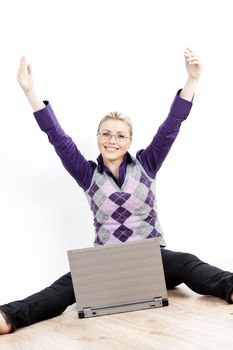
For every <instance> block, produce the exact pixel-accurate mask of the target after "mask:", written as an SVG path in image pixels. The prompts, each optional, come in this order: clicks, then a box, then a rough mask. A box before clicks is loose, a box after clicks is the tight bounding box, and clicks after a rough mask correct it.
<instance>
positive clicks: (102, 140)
mask: <svg viewBox="0 0 233 350" xmlns="http://www.w3.org/2000/svg"><path fill="white" fill-rule="evenodd" d="M184 56H185V65H186V69H187V72H188V79H187V82H186V84H185V85H184V87H183V89H182V90H180V91H179V92H178V94H177V95H176V97H175V99H174V102H173V104H172V106H171V109H170V112H169V115H168V117H167V119H166V120H165V121H164V123H163V124H162V125H161V126H160V128H159V130H158V132H157V133H156V135H155V136H154V138H153V140H152V142H151V143H150V144H149V146H148V147H147V148H146V149H144V150H140V151H139V152H137V155H136V157H135V158H134V157H132V156H131V155H130V154H129V153H128V149H129V147H130V145H131V142H132V125H131V122H130V119H129V118H126V117H124V116H123V115H122V114H120V113H118V112H113V113H110V114H108V115H107V116H105V117H104V118H103V119H102V120H101V122H100V124H99V127H98V132H97V142H98V147H99V151H100V155H99V157H98V159H97V163H95V162H92V161H87V160H86V159H85V158H84V157H83V156H82V154H81V153H80V152H79V150H78V149H77V147H76V145H75V144H74V143H73V141H72V139H71V138H70V137H69V136H67V135H66V134H65V133H64V131H63V130H62V129H61V127H60V125H59V123H58V121H57V119H56V117H55V115H54V112H53V110H52V108H51V105H50V104H49V103H48V102H46V101H45V102H42V101H41V100H40V99H39V98H38V97H37V95H36V93H35V90H34V84H33V77H32V71H31V67H30V66H27V69H26V66H25V59H24V58H22V59H21V63H20V67H19V71H18V83H19V85H20V86H21V88H22V89H23V91H24V93H25V95H26V97H27V99H28V101H29V103H30V104H31V106H32V108H33V111H34V116H35V118H36V120H37V122H38V124H39V126H40V128H41V129H42V130H43V131H44V132H46V133H47V135H48V138H49V141H50V142H51V144H52V145H53V146H54V148H55V150H56V152H57V154H58V155H59V157H60V158H61V161H62V163H63V165H64V167H65V168H66V169H67V171H68V172H69V173H70V174H71V175H72V176H73V177H74V178H75V180H76V181H77V183H78V184H79V186H81V187H82V189H83V190H84V192H85V195H86V197H87V200H88V202H89V204H90V207H91V210H92V212H93V216H94V226H95V244H112V243H124V242H126V241H132V240H138V239H145V238H150V237H157V236H158V237H159V238H160V244H161V252H162V259H163V266H164V273H165V279H166V285H167V288H174V287H175V286H177V285H178V284H180V283H186V285H188V286H189V287H190V288H191V289H192V290H193V291H195V292H197V293H200V294H205V295H207V294H209V295H214V296H217V297H220V298H222V299H225V300H226V301H227V302H228V303H232V302H233V292H232V291H233V274H232V273H230V272H226V271H222V270H220V269H218V268H216V267H214V266H210V265H208V264H206V263H204V262H202V261H200V260H199V259H198V258H197V257H196V256H194V255H191V254H188V253H180V252H172V251H170V250H167V249H166V248H165V242H164V239H163V234H162V232H161V229H160V225H159V222H158V219H157V210H156V206H155V194H154V188H153V185H154V181H155V177H156V174H157V171H158V170H159V168H160V167H161V165H162V162H163V161H164V159H165V157H166V156H167V154H168V152H169V150H170V148H171V146H172V144H173V142H174V140H175V138H176V136H177V134H178V132H179V128H180V125H181V123H182V121H184V120H185V119H186V118H187V116H188V114H189V112H190V109H191V107H192V102H191V101H192V99H193V95H194V92H195V89H196V86H197V84H198V81H199V78H200V74H201V69H202V67H201V63H200V60H199V57H198V56H197V55H196V54H195V53H194V52H193V51H192V50H190V49H187V50H186V51H185V53H184ZM73 303H75V297H74V292H73V286H72V280H71V275H70V273H68V274H66V275H64V276H63V277H61V278H60V279H58V280H57V281H56V282H54V283H53V284H52V285H51V286H50V287H48V288H46V289H44V290H42V291H41V292H39V293H36V294H34V295H32V296H30V297H28V298H26V299H24V300H20V301H16V302H11V303H9V304H6V305H2V306H1V307H0V311H1V312H0V333H1V334H5V333H9V332H12V331H14V330H15V329H17V328H19V327H23V326H26V325H30V324H33V323H35V322H38V321H41V320H45V319H48V318H51V317H54V316H57V315H59V314H60V313H62V312H63V311H64V310H65V309H66V308H67V306H68V305H71V304H73Z"/></svg>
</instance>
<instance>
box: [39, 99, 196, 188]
mask: <svg viewBox="0 0 233 350" xmlns="http://www.w3.org/2000/svg"><path fill="white" fill-rule="evenodd" d="M45 105H46V107H45V108H43V109H41V110H39V111H37V112H35V113H34V116H35V118H36V120H37V122H38V124H39V126H40V128H41V130H42V131H44V132H45V133H46V134H47V135H48V138H49V141H50V143H51V144H52V145H53V146H54V148H55V151H56V152H57V154H58V155H59V157H60V159H61V161H62V163H63V165H64V167H65V168H66V170H67V171H68V172H69V173H70V175H71V176H73V177H74V179H75V180H76V181H77V183H78V184H79V186H80V187H81V188H82V189H83V190H84V191H86V190H87V189H88V188H89V187H90V185H91V181H92V177H93V174H94V171H95V169H96V167H98V170H99V171H104V172H106V173H107V174H108V175H109V176H111V177H112V178H113V179H114V181H115V182H116V183H117V184H118V186H119V187H121V186H122V184H123V182H124V179H125V174H126V168H127V165H128V164H129V163H130V162H132V161H133V160H132V157H131V156H130V154H129V153H128V152H127V153H126V155H125V157H124V160H123V162H122V164H121V165H120V168H119V177H118V179H116V178H115V177H114V175H113V174H112V173H111V171H110V170H109V169H108V168H107V167H106V166H105V165H104V162H103V158H102V155H100V156H99V157H98V159H97V162H94V161H89V160H86V159H85V157H84V156H83V155H82V153H81V152H80V151H79V149H78V148H77V146H76V145H75V143H74V142H73V140H72V139H71V137H70V136H68V135H66V133H65V132H64V131H63V129H62V128H61V126H60V124H59V122H58V120H57V118H56V116H55V114H54V112H53V109H52V107H51V105H50V103H49V102H47V101H45ZM191 107H192V102H189V101H187V100H184V99H182V98H181V97H180V96H179V92H178V93H177V94H176V96H175V99H174V101H173V103H172V105H171V108H170V111H169V113H168V116H167V118H166V119H165V121H164V122H163V123H162V124H161V126H160V127H159V129H158V131H157V133H156V134H155V136H154V137H153V139H152V141H151V142H150V143H149V145H148V146H147V147H146V148H145V149H142V150H139V151H138V152H137V154H136V158H137V159H138V161H139V162H140V163H141V165H142V167H143V168H144V170H145V171H146V173H147V174H148V175H149V176H150V177H152V178H155V177H156V174H157V172H158V170H159V169H160V167H161V165H162V163H163V161H164V159H165V158H166V156H167V154H168V152H169V150H170V148H171V146H172V144H173V142H174V140H175V139H176V137H177V135H178V132H179V129H180V125H181V123H182V122H183V121H184V120H185V119H186V118H187V117H188V114H189V112H190V110H191Z"/></svg>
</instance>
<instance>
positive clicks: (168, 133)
mask: <svg viewBox="0 0 233 350" xmlns="http://www.w3.org/2000/svg"><path fill="white" fill-rule="evenodd" d="M184 57H185V66H186V69H187V72H188V78H187V81H186V83H185V85H184V87H183V89H182V90H180V91H179V92H178V94H177V95H176V97H175V99H174V101H173V103H172V106H171V108H170V111H169V114H168V117H167V118H166V120H165V121H164V122H163V124H162V125H161V126H160V127H159V129H158V131H157V133H156V135H155V136H154V138H153V140H152V142H151V143H150V145H149V146H148V147H147V148H146V149H144V150H141V151H139V152H138V153H137V158H138V159H139V161H140V162H141V164H142V166H143V167H144V169H145V170H146V171H147V173H148V175H149V176H151V177H155V175H156V173H157V171H158V170H159V168H160V167H161V165H162V163H163V161H164V159H165V158H166V156H167V154H168V152H169V150H170V148H171V146H172V144H173V142H174V141H175V139H176V137H177V135H178V133H179V130H180V125H181V123H182V122H183V121H184V120H185V119H186V118H187V117H188V115H189V112H190V110H191V107H192V102H191V101H192V99H193V95H194V93H195V90H196V87H197V85H198V82H199V78H200V75H201V71H202V65H201V61H200V58H199V57H198V56H197V54H196V53H194V52H193V51H192V50H190V49H186V50H185V52H184Z"/></svg>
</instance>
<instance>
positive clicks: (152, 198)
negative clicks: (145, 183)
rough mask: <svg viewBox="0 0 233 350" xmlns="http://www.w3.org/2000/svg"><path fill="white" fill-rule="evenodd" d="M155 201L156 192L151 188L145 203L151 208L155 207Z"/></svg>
mask: <svg viewBox="0 0 233 350" xmlns="http://www.w3.org/2000/svg"><path fill="white" fill-rule="evenodd" d="M154 202H155V196H154V193H153V192H152V191H151V190H149V192H148V195H147V198H146V200H145V203H146V204H148V205H149V206H150V207H151V208H153V206H154Z"/></svg>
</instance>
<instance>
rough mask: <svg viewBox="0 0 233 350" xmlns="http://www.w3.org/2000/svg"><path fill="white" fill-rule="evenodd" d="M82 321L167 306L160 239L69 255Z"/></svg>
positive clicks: (71, 251) (85, 250)
mask: <svg viewBox="0 0 233 350" xmlns="http://www.w3.org/2000/svg"><path fill="white" fill-rule="evenodd" d="M68 258H69V264H70V270H71V276H72V281H73V286H74V292H75V297H76V301H77V307H78V316H79V318H86V317H94V316H100V315H107V314H113V313H118V312H126V311H135V310H141V309H150V308H156V307H161V306H167V305H168V296H167V290H166V285H165V278H164V271H163V265H162V258H161V252H160V247H159V239H158V238H150V239H144V240H140V241H135V242H129V243H123V244H122V243H120V244H111V245H105V246H95V247H92V248H83V249H76V250H69V251H68Z"/></svg>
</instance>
